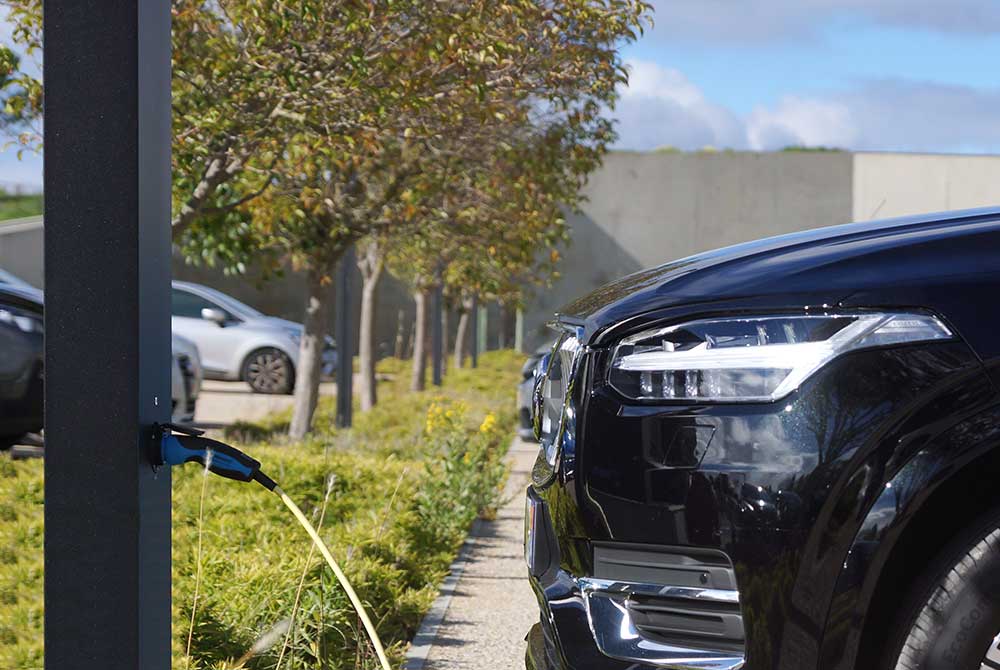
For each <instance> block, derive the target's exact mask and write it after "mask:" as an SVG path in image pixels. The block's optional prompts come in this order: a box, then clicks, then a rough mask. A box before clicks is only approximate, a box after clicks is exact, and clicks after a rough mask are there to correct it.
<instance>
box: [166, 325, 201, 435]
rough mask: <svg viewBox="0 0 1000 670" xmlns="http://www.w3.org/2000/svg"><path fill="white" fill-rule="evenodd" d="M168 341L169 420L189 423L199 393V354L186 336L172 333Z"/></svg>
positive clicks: (192, 417) (192, 419)
mask: <svg viewBox="0 0 1000 670" xmlns="http://www.w3.org/2000/svg"><path fill="white" fill-rule="evenodd" d="M170 343H171V348H172V349H173V361H172V365H171V367H170V395H171V401H172V404H173V410H172V419H171V420H172V421H173V422H174V423H191V422H193V421H194V414H195V409H196V407H197V404H198V395H199V394H200V393H201V378H202V373H201V356H200V355H199V353H198V347H197V346H195V343H194V342H192V341H191V340H189V339H187V338H186V337H181V336H180V335H178V334H176V333H174V334H173V336H172V337H171V341H170Z"/></svg>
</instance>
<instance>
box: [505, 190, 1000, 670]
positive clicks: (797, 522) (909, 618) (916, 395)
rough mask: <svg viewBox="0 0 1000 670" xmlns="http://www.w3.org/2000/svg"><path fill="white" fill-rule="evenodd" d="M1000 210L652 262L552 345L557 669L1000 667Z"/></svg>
mask: <svg viewBox="0 0 1000 670" xmlns="http://www.w3.org/2000/svg"><path fill="white" fill-rule="evenodd" d="M998 308H1000V209H995V210H974V211H965V212H955V213H948V214H940V215H933V216H922V217H913V218H906V219H896V220H891V221H884V222H879V223H866V224H852V225H848V226H838V227H834V228H827V229H822V230H816V231H809V232H805V233H799V234H794V235H787V236H783V237H778V238H773V239H768V240H762V241H758V242H751V243H748V244H743V245H739V246H736V247H731V248H728V249H723V250H719V251H713V252H708V253H705V254H701V255H698V256H693V257H691V258H686V259H684V260H680V261H676V262H672V263H668V264H666V265H663V266H661V267H658V268H655V269H652V270H648V271H644V272H640V273H637V274H634V275H631V276H629V277H626V278H624V279H622V280H620V281H618V282H616V283H613V284H611V285H609V286H606V287H603V288H601V289H599V290H597V291H595V292H594V293H592V294H590V295H589V296H587V297H585V298H582V299H580V300H578V301H576V302H574V303H572V304H571V305H569V306H567V307H566V308H565V309H564V311H563V312H562V313H560V314H559V315H558V317H557V321H556V324H555V325H556V327H557V329H558V331H559V332H560V339H559V340H558V342H557V343H556V345H555V347H554V348H553V350H552V353H551V354H550V355H549V356H548V357H546V358H545V359H543V360H542V361H541V363H540V364H539V368H538V371H537V373H536V376H537V384H536V387H535V398H534V408H533V416H534V422H535V430H536V433H537V435H538V437H539V438H540V442H541V452H540V454H539V457H538V460H537V462H536V464H535V467H534V471H533V475H532V480H533V481H532V484H531V486H530V487H529V490H528V499H527V522H526V533H525V554H526V558H527V561H528V567H529V572H530V576H531V582H532V586H533V588H534V590H535V592H536V594H537V596H538V602H539V605H540V610H541V617H540V619H541V620H540V622H539V624H536V625H535V626H534V627H533V628H532V629H531V631H530V632H529V634H528V655H527V665H528V667H529V668H533V669H537V670H543V669H544V670H570V669H573V670H647V669H652V668H679V669H687V668H701V669H712V670H735V669H737V668H745V669H746V670H766V669H780V670H813V669H815V670H904V669H905V670H918V669H922V670H927V669H933V670H945V669H947V670H981V669H998V668H1000V648H998V645H1000V484H998V481H1000V393H998V383H1000V309H998Z"/></svg>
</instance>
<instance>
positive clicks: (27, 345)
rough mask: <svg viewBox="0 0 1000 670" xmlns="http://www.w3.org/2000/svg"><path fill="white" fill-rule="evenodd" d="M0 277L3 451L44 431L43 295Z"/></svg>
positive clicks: (0, 426) (0, 436) (0, 424)
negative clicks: (28, 435) (30, 434)
mask: <svg viewBox="0 0 1000 670" xmlns="http://www.w3.org/2000/svg"><path fill="white" fill-rule="evenodd" d="M2 280H3V277H2V276H0V449H4V448H6V447H9V446H10V445H11V444H13V443H14V442H16V441H17V440H18V439H19V438H21V437H22V436H23V435H24V434H25V433H34V432H39V431H40V430H41V429H42V400H43V395H44V391H43V380H42V369H43V365H42V363H43V358H44V351H43V345H42V340H43V332H44V328H43V317H42V309H43V308H42V292H41V291H39V290H38V289H35V288H31V287H29V286H26V285H25V286H21V285H15V284H8V283H6V282H4V281H2Z"/></svg>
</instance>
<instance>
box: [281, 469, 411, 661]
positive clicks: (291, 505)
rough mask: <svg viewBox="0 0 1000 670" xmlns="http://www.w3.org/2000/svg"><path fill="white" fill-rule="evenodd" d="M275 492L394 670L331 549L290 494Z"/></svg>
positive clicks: (363, 608)
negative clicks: (328, 568) (310, 540)
mask: <svg viewBox="0 0 1000 670" xmlns="http://www.w3.org/2000/svg"><path fill="white" fill-rule="evenodd" d="M273 491H274V493H275V494H276V495H277V496H278V497H279V498H281V502H283V503H285V507H287V508H288V509H289V510H291V512H292V514H294V515H295V518H296V519H298V520H299V523H300V524H302V527H303V528H305V529H306V532H307V533H309V537H311V538H312V541H313V542H314V543H315V544H316V547H317V548H318V549H319V551H320V553H321V554H323V558H325V559H326V562H327V563H328V564H329V565H330V569H331V570H333V574H335V575H336V576H337V581H338V582H340V585H341V586H342V587H343V589H344V591H345V592H347V597H348V598H350V599H351V604H352V605H354V609H355V611H356V612H357V613H358V616H359V617H361V623H362V624H364V626H365V631H367V632H368V637H369V638H370V639H371V641H372V646H373V647H375V653H376V655H378V660H379V663H381V664H382V670H392V668H391V667H390V666H389V659H387V658H386V656H385V649H383V648H382V640H380V639H379V637H378V633H377V632H376V631H375V626H374V624H372V620H371V619H370V618H369V617H368V612H366V611H365V606H364V605H363V604H361V599H360V598H358V594H357V593H355V592H354V587H352V586H351V582H349V581H348V580H347V575H345V574H344V571H343V570H341V569H340V566H339V565H337V561H335V560H333V555H332V554H331V553H330V550H329V548H327V546H326V543H325V542H323V538H321V537H320V536H319V533H317V532H316V529H315V528H314V527H313V525H312V524H311V523H309V519H307V518H306V515H305V514H303V513H302V510H301V509H299V506H298V505H296V504H295V501H293V500H292V499H291V498H289V497H288V494H287V493H285V492H284V491H282V490H281V487H280V486H275V487H274V489H273Z"/></svg>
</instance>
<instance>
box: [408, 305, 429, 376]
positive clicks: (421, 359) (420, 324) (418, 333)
mask: <svg viewBox="0 0 1000 670" xmlns="http://www.w3.org/2000/svg"><path fill="white" fill-rule="evenodd" d="M413 301H414V302H416V303H417V315H416V318H414V320H413V379H412V380H411V382H410V390H411V391H423V390H424V389H425V388H427V354H428V351H427V335H428V333H427V290H426V289H424V288H419V289H417V290H416V291H414V292H413Z"/></svg>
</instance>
